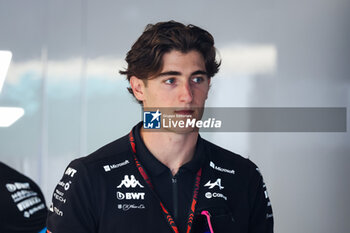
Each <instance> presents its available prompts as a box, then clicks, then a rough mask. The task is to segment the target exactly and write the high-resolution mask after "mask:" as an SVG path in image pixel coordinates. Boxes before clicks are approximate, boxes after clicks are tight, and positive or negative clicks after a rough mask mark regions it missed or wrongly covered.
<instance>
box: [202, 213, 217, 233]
mask: <svg viewBox="0 0 350 233" xmlns="http://www.w3.org/2000/svg"><path fill="white" fill-rule="evenodd" d="M201 215H204V216H205V217H206V218H207V223H208V226H209V230H210V233H214V230H213V226H212V225H211V215H210V213H209V211H208V210H203V211H202V212H201Z"/></svg>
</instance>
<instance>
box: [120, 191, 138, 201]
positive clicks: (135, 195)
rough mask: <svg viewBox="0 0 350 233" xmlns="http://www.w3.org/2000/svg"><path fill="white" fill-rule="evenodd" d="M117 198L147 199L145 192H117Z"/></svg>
mask: <svg viewBox="0 0 350 233" xmlns="http://www.w3.org/2000/svg"><path fill="white" fill-rule="evenodd" d="M117 198H118V200H124V199H126V200H144V199H145V193H122V192H117Z"/></svg>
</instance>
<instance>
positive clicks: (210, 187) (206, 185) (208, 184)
mask: <svg viewBox="0 0 350 233" xmlns="http://www.w3.org/2000/svg"><path fill="white" fill-rule="evenodd" d="M204 186H205V187H209V189H212V188H214V187H215V186H218V187H219V189H224V187H223V186H221V179H220V178H218V179H217V180H216V181H215V182H214V183H211V180H209V181H208V183H206V184H205V185H204Z"/></svg>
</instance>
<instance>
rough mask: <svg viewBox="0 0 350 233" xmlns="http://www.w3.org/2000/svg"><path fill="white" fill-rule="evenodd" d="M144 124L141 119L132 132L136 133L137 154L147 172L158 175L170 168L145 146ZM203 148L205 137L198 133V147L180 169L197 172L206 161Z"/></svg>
mask: <svg viewBox="0 0 350 233" xmlns="http://www.w3.org/2000/svg"><path fill="white" fill-rule="evenodd" d="M142 125H143V122H142V121H141V122H139V123H138V124H137V125H136V126H134V128H133V129H132V133H133V135H134V138H135V143H136V156H137V158H138V159H139V161H140V163H141V164H142V166H143V167H144V168H145V169H146V170H147V172H148V173H149V174H150V175H151V176H158V175H160V174H162V173H163V172H165V171H169V170H170V169H169V168H168V167H167V166H165V165H164V164H163V163H161V162H160V161H159V160H158V159H157V158H156V157H154V155H153V154H152V153H151V152H150V151H149V150H148V149H147V147H146V146H145V144H144V142H143V140H142V138H141V135H140V129H141V127H142ZM203 148H204V144H203V139H202V138H201V137H200V136H199V135H198V139H197V144H196V149H195V153H194V156H193V158H192V160H191V161H189V162H188V163H186V164H184V165H182V166H181V167H180V170H179V171H181V170H182V169H185V170H188V171H191V172H193V173H196V172H197V171H198V169H199V168H200V167H201V166H202V163H203V161H204V157H205V155H204V149H203Z"/></svg>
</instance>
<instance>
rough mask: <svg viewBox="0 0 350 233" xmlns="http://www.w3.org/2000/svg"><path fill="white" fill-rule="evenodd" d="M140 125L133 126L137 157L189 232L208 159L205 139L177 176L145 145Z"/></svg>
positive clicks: (160, 194) (172, 212)
mask: <svg viewBox="0 0 350 233" xmlns="http://www.w3.org/2000/svg"><path fill="white" fill-rule="evenodd" d="M141 126H142V124H138V125H137V126H136V127H134V129H133V134H134V136H135V142H136V156H137V157H138V159H139V161H140V163H141V164H142V166H143V167H144V168H145V170H146V172H147V175H148V176H149V177H150V179H151V181H152V184H153V186H154V190H155V192H156V194H157V195H158V197H159V199H160V200H161V201H162V203H163V204H164V205H165V206H166V208H167V209H168V211H170V213H171V214H172V216H173V217H174V218H175V219H174V220H175V223H176V225H177V226H178V228H179V230H180V232H186V226H187V219H188V214H189V209H190V205H191V201H192V195H193V188H194V180H195V177H196V174H197V171H198V170H199V168H200V167H201V166H202V163H203V161H204V156H205V155H204V153H203V143H202V139H200V136H199V135H198V137H199V140H197V144H196V149H195V154H194V156H193V159H192V160H191V161H189V162H188V163H186V164H184V165H183V166H181V167H180V168H179V170H178V172H177V173H176V174H175V176H173V175H172V173H171V170H170V169H169V168H168V167H167V166H165V165H164V164H162V163H161V162H160V161H159V160H158V159H157V158H155V157H154V155H153V154H151V152H150V151H149V150H148V149H147V147H146V146H145V144H144V142H143V140H142V138H141V135H140V129H141Z"/></svg>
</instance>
